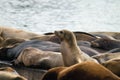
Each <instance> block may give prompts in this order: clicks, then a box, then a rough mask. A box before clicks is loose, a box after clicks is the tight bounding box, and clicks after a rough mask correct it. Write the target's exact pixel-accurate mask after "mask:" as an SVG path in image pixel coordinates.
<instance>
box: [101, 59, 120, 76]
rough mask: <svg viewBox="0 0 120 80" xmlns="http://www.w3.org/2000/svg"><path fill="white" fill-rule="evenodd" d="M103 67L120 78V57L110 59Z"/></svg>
mask: <svg viewBox="0 0 120 80" xmlns="http://www.w3.org/2000/svg"><path fill="white" fill-rule="evenodd" d="M102 65H103V66H105V67H106V68H107V69H109V70H110V71H112V72H113V73H114V74H116V75H117V76H119V77H120V57H117V58H113V59H110V60H108V61H106V62H104V63H102Z"/></svg>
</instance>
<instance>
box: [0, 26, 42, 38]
mask: <svg viewBox="0 0 120 80" xmlns="http://www.w3.org/2000/svg"><path fill="white" fill-rule="evenodd" d="M35 36H42V35H41V34H36V33H32V32H28V31H24V30H20V29H16V28H11V27H0V37H2V38H3V39H6V38H20V39H30V38H33V37H35Z"/></svg>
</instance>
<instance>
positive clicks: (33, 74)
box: [0, 61, 47, 80]
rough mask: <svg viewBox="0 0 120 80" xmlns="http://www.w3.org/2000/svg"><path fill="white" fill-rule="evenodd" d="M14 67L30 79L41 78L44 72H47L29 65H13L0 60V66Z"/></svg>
mask: <svg viewBox="0 0 120 80" xmlns="http://www.w3.org/2000/svg"><path fill="white" fill-rule="evenodd" d="M6 66H9V67H12V68H13V69H15V70H16V71H17V72H18V73H19V74H20V75H21V76H24V77H25V78H27V79H28V80H41V78H42V76H43V74H44V73H45V72H47V70H41V69H34V68H27V67H19V66H12V65H8V64H3V63H1V61H0V67H6Z"/></svg>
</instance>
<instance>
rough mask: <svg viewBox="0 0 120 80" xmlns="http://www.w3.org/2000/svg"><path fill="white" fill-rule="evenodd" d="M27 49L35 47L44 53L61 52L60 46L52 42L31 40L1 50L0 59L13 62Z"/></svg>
mask: <svg viewBox="0 0 120 80" xmlns="http://www.w3.org/2000/svg"><path fill="white" fill-rule="evenodd" d="M27 47H35V48H38V49H41V50H43V51H55V52H59V51H60V45H59V44H56V43H53V42H50V41H40V40H30V41H24V42H22V43H20V44H19V45H17V46H14V47H7V48H1V49H0V59H1V60H8V61H11V60H13V59H16V58H17V57H18V55H19V54H20V53H21V52H22V51H23V50H24V49H25V48H27Z"/></svg>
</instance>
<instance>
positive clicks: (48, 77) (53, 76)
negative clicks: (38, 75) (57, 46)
mask: <svg viewBox="0 0 120 80" xmlns="http://www.w3.org/2000/svg"><path fill="white" fill-rule="evenodd" d="M66 68H67V67H55V68H51V69H49V70H48V71H47V72H46V73H45V74H44V75H43V76H42V80H57V77H58V75H59V72H61V71H62V70H64V69H66Z"/></svg>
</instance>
